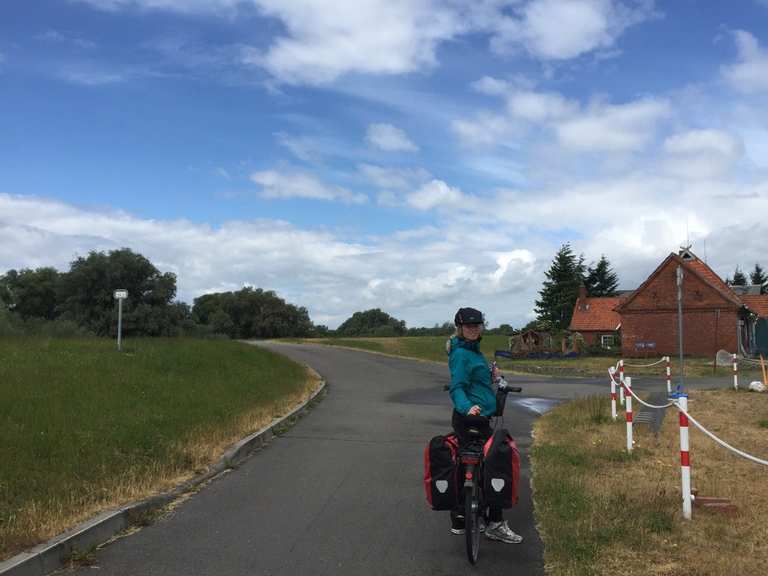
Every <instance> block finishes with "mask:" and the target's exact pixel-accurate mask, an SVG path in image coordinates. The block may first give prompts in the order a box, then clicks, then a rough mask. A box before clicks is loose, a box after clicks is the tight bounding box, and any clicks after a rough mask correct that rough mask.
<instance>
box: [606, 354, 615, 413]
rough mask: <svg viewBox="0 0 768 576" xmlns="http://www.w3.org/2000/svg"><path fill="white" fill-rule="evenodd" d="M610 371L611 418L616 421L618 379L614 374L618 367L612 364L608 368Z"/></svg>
mask: <svg viewBox="0 0 768 576" xmlns="http://www.w3.org/2000/svg"><path fill="white" fill-rule="evenodd" d="M608 372H609V373H610V377H611V418H613V421H614V422H615V421H616V380H614V378H613V374H614V373H615V372H616V369H615V368H614V367H613V366H611V367H610V368H608Z"/></svg>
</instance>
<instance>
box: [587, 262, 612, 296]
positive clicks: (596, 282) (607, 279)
mask: <svg viewBox="0 0 768 576" xmlns="http://www.w3.org/2000/svg"><path fill="white" fill-rule="evenodd" d="M584 285H585V286H586V288H587V294H589V295H590V296H615V295H616V288H618V286H619V277H618V276H617V275H616V273H615V272H614V271H613V269H612V268H611V263H610V262H608V259H607V258H606V257H605V254H603V255H602V256H601V257H600V261H599V262H598V263H597V265H596V266H595V267H594V268H592V267H591V266H590V267H589V268H587V277H586V278H585V279H584Z"/></svg>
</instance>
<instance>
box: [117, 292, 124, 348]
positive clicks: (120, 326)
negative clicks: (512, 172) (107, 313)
mask: <svg viewBox="0 0 768 576" xmlns="http://www.w3.org/2000/svg"><path fill="white" fill-rule="evenodd" d="M117 350H118V352H122V350H123V299H122V298H118V299H117Z"/></svg>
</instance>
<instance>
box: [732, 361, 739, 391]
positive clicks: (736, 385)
mask: <svg viewBox="0 0 768 576" xmlns="http://www.w3.org/2000/svg"><path fill="white" fill-rule="evenodd" d="M733 389H734V390H738V389H739V361H738V360H737V358H736V354H734V355H733Z"/></svg>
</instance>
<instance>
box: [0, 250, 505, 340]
mask: <svg viewBox="0 0 768 576" xmlns="http://www.w3.org/2000/svg"><path fill="white" fill-rule="evenodd" d="M118 289H125V290H127V291H128V298H127V299H126V300H125V301H124V303H123V334H124V335H125V336H128V337H130V336H197V337H212V336H221V337H229V338H284V337H299V338H306V337H315V336H343V337H348V336H406V335H407V336H443V335H447V334H450V333H452V332H453V329H454V327H453V324H452V323H451V322H445V323H443V324H435V325H434V326H432V327H431V328H426V327H424V328H410V329H409V328H407V327H406V325H405V321H403V320H398V319H396V318H394V317H392V316H390V315H389V314H387V313H386V312H383V311H382V310H380V309H379V308H373V309H371V310H366V311H363V312H355V313H354V314H353V315H352V316H351V317H350V318H348V319H347V320H346V321H345V322H343V323H342V324H341V325H340V326H339V327H338V328H337V329H336V330H330V329H328V328H327V327H326V326H322V325H315V324H313V323H312V321H311V320H310V318H309V313H308V312H307V309H306V308H304V307H303V306H295V305H293V304H289V303H287V302H285V301H284V300H283V299H282V298H280V297H279V296H278V295H277V294H275V292H273V291H271V290H262V289H261V288H250V287H248V288H243V289H242V290H238V291H236V292H217V293H211V294H204V295H203V296H200V297H198V298H195V300H194V303H193V306H192V307H191V308H190V306H189V305H188V304H186V303H184V302H179V301H175V300H174V299H175V297H176V275H175V274H173V273H171V272H166V273H161V272H160V271H159V270H158V269H157V268H156V267H155V266H154V265H153V264H152V263H151V262H150V261H149V260H148V259H147V258H145V257H144V256H142V255H141V254H138V253H136V252H133V251H132V250H130V249H128V248H122V249H120V250H112V251H110V252H98V251H92V252H90V253H89V254H88V256H85V257H79V258H77V259H76V260H74V261H73V262H72V263H71V264H70V267H69V271H67V272H60V271H58V270H56V269H54V268H50V267H44V268H36V269H34V270H32V269H22V270H9V271H7V272H6V273H5V274H3V275H2V276H0V335H3V334H5V335H14V334H36V333H39V334H46V335H50V336H67V335H72V336H78V335H96V336H115V335H116V333H117V304H116V301H115V299H114V291H115V290H118ZM511 332H512V327H511V326H509V325H507V324H502V325H501V326H500V327H499V328H496V329H494V330H489V331H488V333H502V334H509V333H511Z"/></svg>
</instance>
